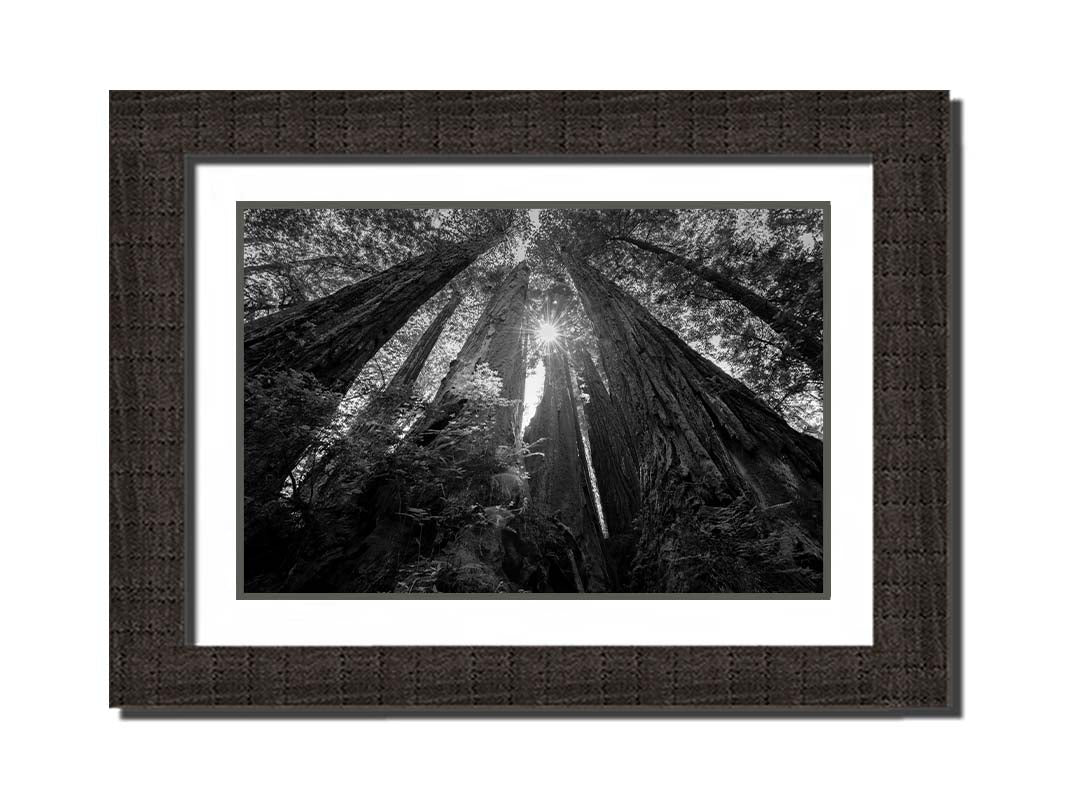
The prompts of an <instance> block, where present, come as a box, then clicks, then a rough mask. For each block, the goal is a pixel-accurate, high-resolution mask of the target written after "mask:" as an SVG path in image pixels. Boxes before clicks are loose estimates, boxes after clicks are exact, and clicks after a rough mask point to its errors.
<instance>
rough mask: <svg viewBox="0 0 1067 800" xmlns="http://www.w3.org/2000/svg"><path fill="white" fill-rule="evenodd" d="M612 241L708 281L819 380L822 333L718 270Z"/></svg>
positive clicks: (649, 246) (647, 246)
mask: <svg viewBox="0 0 1067 800" xmlns="http://www.w3.org/2000/svg"><path fill="white" fill-rule="evenodd" d="M611 241H619V242H625V243H627V244H629V245H632V246H633V247H636V248H638V249H639V250H644V251H645V252H648V253H654V254H656V255H658V256H660V257H661V258H663V259H665V260H667V261H671V262H673V263H675V264H677V265H679V266H680V267H683V268H684V269H686V270H687V271H688V272H690V273H691V274H693V275H696V276H697V277H698V278H701V279H702V280H704V281H707V282H708V283H709V284H711V285H712V286H713V287H714V288H715V289H716V290H717V291H718V292H720V293H721V294H723V295H724V296H726V297H727V298H729V299H730V300H733V301H734V302H736V303H739V304H741V305H742V306H744V307H745V308H747V309H748V310H749V312H750V313H751V314H752V315H753V316H755V317H756V318H758V319H760V320H762V321H763V322H765V323H766V324H767V325H768V327H770V328H771V330H773V331H774V332H775V333H777V334H778V335H779V336H781V337H782V339H783V340H784V341H785V343H786V345H787V347H788V349H790V350H792V351H793V352H794V353H796V354H797V356H799V357H800V358H802V359H803V360H804V361H805V363H807V365H808V366H809V367H811V369H812V371H813V372H814V373H815V374H816V375H818V376H819V377H822V351H823V337H822V331H813V330H810V329H809V328H808V326H806V325H805V324H804V323H803V322H801V321H800V320H798V319H797V318H796V317H795V316H793V315H792V314H790V313H789V311H788V310H786V309H784V308H782V307H781V306H778V305H776V304H775V303H772V302H771V301H770V300H768V299H767V298H766V297H764V296H763V295H761V294H759V293H758V292H754V291H753V290H751V289H749V288H748V287H747V286H744V285H743V284H741V283H738V282H737V281H735V280H734V279H732V278H730V277H727V276H726V275H723V274H722V273H721V272H719V271H718V270H714V269H711V268H709V267H706V266H704V265H703V264H701V263H700V262H699V261H696V260H694V259H691V258H686V257H685V256H682V255H679V254H678V253H673V252H671V251H670V250H667V249H666V248H664V247H660V246H659V245H657V244H654V243H653V242H649V241H647V240H645V239H638V238H636V237H633V236H617V237H612V239H611Z"/></svg>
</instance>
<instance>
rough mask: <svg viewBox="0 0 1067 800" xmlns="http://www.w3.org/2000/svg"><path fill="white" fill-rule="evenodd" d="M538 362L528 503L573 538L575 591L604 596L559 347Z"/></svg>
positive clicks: (605, 584) (603, 570)
mask: <svg viewBox="0 0 1067 800" xmlns="http://www.w3.org/2000/svg"><path fill="white" fill-rule="evenodd" d="M544 360H545V389H544V393H543V394H542V396H541V404H540V405H539V406H538V407H537V413H535V414H534V417H533V419H532V420H531V421H530V426H529V428H528V429H527V431H526V441H528V442H529V443H530V445H529V448H530V456H529V457H527V459H526V463H527V469H528V470H529V473H530V479H529V480H530V498H531V501H532V503H533V504H534V506H535V507H537V508H538V509H539V510H540V512H541V513H542V514H544V515H545V516H546V517H548V518H549V519H550V520H552V521H553V522H554V523H555V524H556V525H558V526H559V527H560V528H561V530H562V531H563V532H564V533H565V534H566V535H568V536H572V537H573V538H574V543H575V546H576V549H577V550H578V552H579V553H580V554H581V561H582V563H581V568H580V580H579V582H578V586H577V588H578V590H579V591H591V592H603V591H608V590H609V589H610V588H611V583H612V581H611V578H610V570H609V568H608V565H607V562H606V559H605V556H604V546H603V537H602V534H601V531H600V525H599V523H598V520H597V513H596V505H595V500H594V498H593V489H592V484H591V483H590V480H589V465H588V461H587V457H586V454H585V452H584V445H583V442H582V436H581V431H580V429H579V426H578V414H577V406H576V404H575V393H574V384H573V381H572V376H571V369H570V363H569V359H568V357H567V352H566V350H565V349H564V346H563V345H561V344H559V343H548V344H547V352H546V353H545V356H544Z"/></svg>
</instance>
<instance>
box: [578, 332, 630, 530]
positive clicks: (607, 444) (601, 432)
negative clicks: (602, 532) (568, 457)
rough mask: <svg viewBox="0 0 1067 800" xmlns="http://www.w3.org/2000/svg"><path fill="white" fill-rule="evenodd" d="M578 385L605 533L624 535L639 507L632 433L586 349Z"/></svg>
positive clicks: (582, 352)
mask: <svg viewBox="0 0 1067 800" xmlns="http://www.w3.org/2000/svg"><path fill="white" fill-rule="evenodd" d="M579 363H580V365H581V375H582V384H583V386H584V388H585V392H586V395H587V396H588V400H587V402H586V406H585V416H586V419H587V420H588V421H589V447H590V450H591V451H592V453H591V457H592V463H593V471H594V472H595V473H596V476H597V487H598V489H599V492H600V502H601V505H602V507H603V509H604V518H605V520H606V522H607V526H608V533H609V535H610V536H612V537H620V536H624V535H626V534H627V533H628V532H629V531H630V525H631V523H632V522H633V520H634V517H635V516H637V512H638V510H639V508H640V505H641V487H640V481H639V474H638V458H637V454H636V451H635V449H634V439H633V436H632V432H631V431H630V430H629V429H628V428H627V427H626V425H625V423H624V422H623V416H622V414H621V412H620V409H619V408H618V407H617V406H616V403H615V401H614V400H613V399H612V397H611V395H610V394H609V393H608V390H607V387H605V386H604V382H603V381H602V380H601V379H600V373H598V372H597V369H596V366H595V365H594V364H593V358H592V356H590V355H589V351H588V350H584V349H583V350H582V351H581V355H580V362H579Z"/></svg>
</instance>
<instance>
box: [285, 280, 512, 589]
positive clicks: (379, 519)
mask: <svg viewBox="0 0 1067 800" xmlns="http://www.w3.org/2000/svg"><path fill="white" fill-rule="evenodd" d="M528 281H529V269H528V268H527V266H526V265H525V264H520V265H519V266H517V267H516V268H515V269H514V270H512V272H511V273H510V274H509V275H508V277H507V278H506V279H505V280H504V282H503V283H502V284H501V286H500V287H499V288H498V289H497V291H496V293H495V294H494V296H493V297H492V299H491V300H490V301H489V304H488V306H487V307H486V309H485V311H484V312H483V313H482V316H481V317H480V318H479V320H478V322H477V323H476V324H475V326H474V328H473V329H472V330H471V333H470V335H469V336H468V337H467V340H466V342H465V343H464V345H463V347H462V348H461V349H460V352H459V355H458V356H457V357H456V359H455V360H454V361H453V362H452V364H451V365H450V367H449V370H448V373H447V374H446V376H445V378H444V380H443V381H442V382H441V386H440V388H439V389H438V392H437V397H436V399H435V402H434V407H435V408H437V409H439V411H437V412H435V413H433V414H430V415H428V416H427V417H426V418H425V419H423V420H422V421H421V422H420V423H419V425H418V426H417V428H416V430H415V432H413V433H412V434H411V436H414V437H417V438H416V441H421V442H422V443H424V444H427V445H429V444H431V443H432V442H433V441H434V439H435V438H436V437H438V436H439V435H440V434H441V432H442V431H443V430H444V429H446V428H447V427H448V424H449V422H451V421H452V420H453V419H454V417H455V416H456V414H458V413H459V412H460V410H461V409H462V407H463V405H464V404H465V403H466V402H467V400H468V399H469V397H470V392H469V386H470V384H469V381H470V379H471V377H472V376H473V375H474V372H475V370H476V367H477V366H478V365H479V364H484V365H485V366H487V367H489V368H490V369H492V370H493V371H494V372H496V373H497V374H498V375H500V377H501V382H502V385H501V398H502V399H504V400H506V401H508V403H509V405H507V406H501V407H500V408H499V409H498V413H497V414H496V418H495V420H494V421H493V423H492V425H493V433H492V435H491V436H490V440H489V446H490V448H496V447H501V446H502V447H508V448H511V449H512V450H514V448H516V446H517V443H518V436H519V433H518V432H517V429H518V426H519V425H520V424H521V420H522V398H523V395H524V392H525V378H526V372H525V360H526V359H525V346H526V345H525V339H526V336H525V333H524V330H523V323H524V315H525V306H526V291H527V284H528ZM455 489H456V487H453V486H449V487H448V490H449V491H453V490H455ZM491 495H492V489H491V487H490V484H488V483H487V484H486V486H485V491H484V496H482V497H478V498H477V500H478V501H480V502H481V504H483V505H486V506H488V505H489V504H490V502H492V497H491ZM519 495H520V496H524V495H525V487H523V490H522V491H521V492H519ZM439 499H440V488H439V487H437V486H433V487H429V486H411V485H406V484H404V483H403V482H401V481H398V480H396V479H393V478H391V477H383V478H381V479H378V480H375V481H374V482H373V483H372V484H371V485H369V486H367V487H366V489H365V491H364V492H363V493H362V495H361V496H360V497H359V498H356V497H351V496H350V497H341V496H339V495H338V494H337V493H335V492H327V493H326V495H325V500H326V502H325V503H324V504H323V505H322V506H321V507H320V508H318V509H316V512H315V513H316V516H317V517H318V518H319V519H320V520H322V522H323V527H324V528H326V529H329V530H330V531H331V533H332V536H333V538H334V540H335V541H337V542H338V544H337V545H336V546H335V547H334V548H333V549H332V550H331V551H330V552H327V553H325V554H324V555H316V556H314V557H313V558H310V559H308V562H309V563H308V564H307V565H306V566H304V567H302V568H301V569H299V570H297V571H296V572H295V573H294V574H293V576H292V577H291V579H290V581H289V583H288V585H287V591H354V592H389V591H392V590H393V589H394V587H395V586H396V585H397V583H398V578H400V575H399V574H398V569H399V568H401V567H406V566H409V565H410V563H411V560H412V559H413V558H415V556H416V555H417V554H418V553H419V552H422V553H424V554H425V553H426V552H427V551H428V550H430V549H431V548H432V541H427V542H425V543H424V544H425V549H423V548H420V547H419V545H420V544H422V543H423V542H422V539H421V537H422V535H423V534H424V533H425V531H422V529H421V528H420V525H419V524H418V523H417V522H416V521H414V520H413V519H412V517H411V516H410V514H408V508H410V507H412V506H418V507H423V506H428V505H433V504H434V503H436V502H437V501H438V500H439ZM498 501H499V499H498ZM486 511H487V512H489V511H490V509H489V508H486ZM486 516H487V518H489V517H491V518H492V521H491V522H490V523H487V524H486V525H485V526H473V525H472V526H469V527H467V528H465V529H463V530H461V531H459V532H458V533H457V534H456V535H455V536H454V537H452V538H451V540H450V541H449V542H448V544H447V546H446V547H445V548H444V550H443V552H436V553H435V555H434V559H435V562H434V563H436V564H437V571H438V572H439V573H441V574H442V575H443V576H445V577H442V578H441V580H442V581H445V580H447V581H448V584H447V587H448V589H447V590H449V591H464V592H493V591H497V590H499V589H502V588H503V589H506V590H511V589H512V588H513V587H512V586H511V584H510V583H509V580H508V578H507V576H506V574H505V571H504V568H503V559H504V545H503V541H504V538H505V536H506V535H508V533H509V531H510V529H509V528H508V527H507V522H508V520H510V518H511V517H513V516H514V513H513V512H511V511H508V510H506V509H503V508H498V509H495V510H494V511H493V512H492V513H491V514H487V515H486ZM511 532H512V533H513V531H511ZM427 538H428V539H430V540H432V539H433V536H432V535H430V536H428V537H427ZM432 583H433V581H431V584H432Z"/></svg>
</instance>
